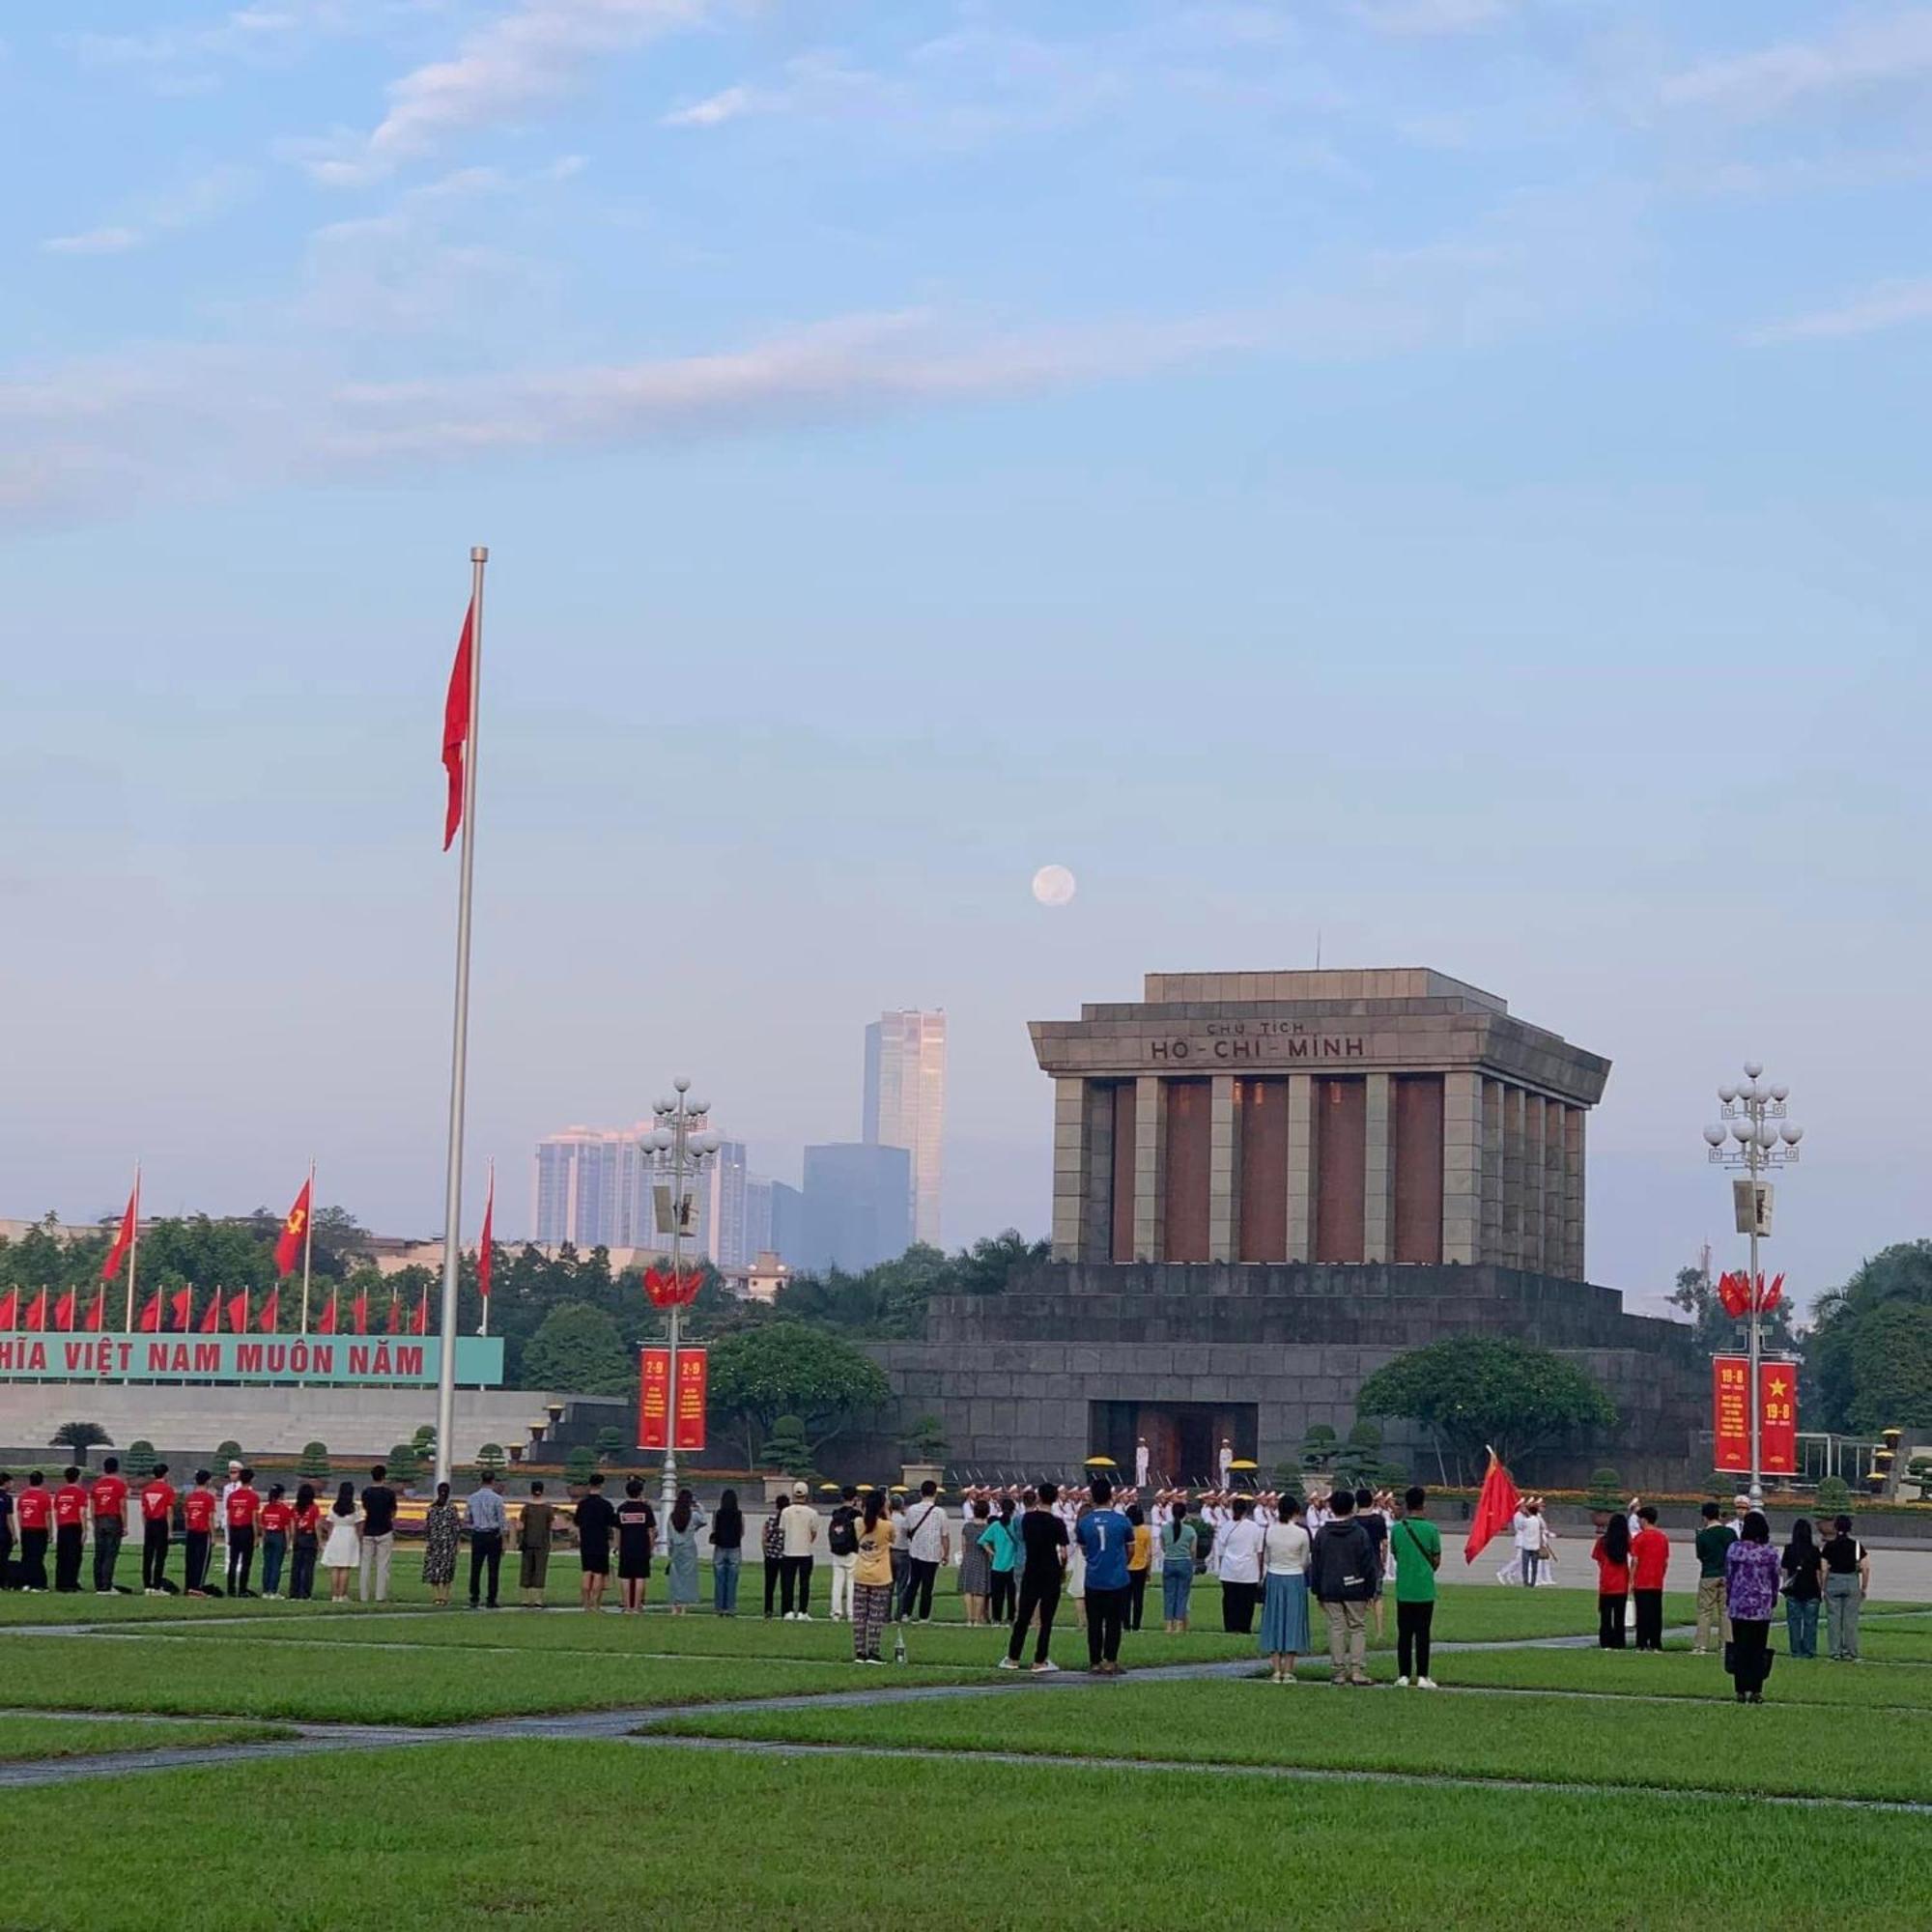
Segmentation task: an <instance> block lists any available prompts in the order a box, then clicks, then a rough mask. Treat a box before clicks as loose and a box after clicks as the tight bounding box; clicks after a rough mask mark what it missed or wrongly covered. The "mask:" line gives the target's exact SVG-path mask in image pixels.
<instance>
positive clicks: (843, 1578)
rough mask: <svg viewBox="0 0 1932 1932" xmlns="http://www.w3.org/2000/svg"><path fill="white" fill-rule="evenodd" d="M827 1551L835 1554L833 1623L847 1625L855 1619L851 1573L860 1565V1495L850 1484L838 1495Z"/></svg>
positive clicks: (827, 1528) (827, 1536)
mask: <svg viewBox="0 0 1932 1932" xmlns="http://www.w3.org/2000/svg"><path fill="white" fill-rule="evenodd" d="M825 1547H826V1548H827V1549H829V1550H830V1551H831V1552H832V1621H833V1622H834V1623H835V1624H838V1623H847V1622H849V1621H850V1620H851V1616H852V1573H853V1571H854V1570H855V1569H856V1568H857V1567H858V1563H859V1492H858V1491H857V1490H856V1489H855V1488H854V1487H853V1486H852V1485H851V1484H850V1483H847V1484H846V1485H845V1487H844V1488H843V1489H842V1490H840V1491H839V1492H838V1508H837V1509H835V1510H834V1511H833V1512H832V1520H831V1522H830V1523H829V1524H828V1525H827V1527H826V1532H825Z"/></svg>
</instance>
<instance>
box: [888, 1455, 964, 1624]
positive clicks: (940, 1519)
mask: <svg viewBox="0 0 1932 1932" xmlns="http://www.w3.org/2000/svg"><path fill="white" fill-rule="evenodd" d="M951 1549H952V1538H951V1537H950V1536H949V1535H948V1533H947V1528H946V1512H945V1511H944V1510H943V1509H941V1508H940V1506H939V1485H938V1484H937V1483H935V1482H933V1481H932V1480H931V1478H930V1477H928V1478H927V1479H926V1480H925V1481H924V1482H923V1483H922V1484H921V1485H920V1486H919V1500H918V1501H917V1502H912V1503H908V1504H907V1505H906V1552H907V1554H908V1556H909V1557H910V1558H911V1561H910V1563H909V1564H908V1565H907V1567H906V1582H905V1593H904V1595H902V1596H901V1597H900V1598H899V1622H900V1623H902V1624H904V1623H912V1622H914V1621H918V1622H920V1623H923V1624H929V1623H930V1622H931V1621H932V1584H933V1579H934V1578H935V1577H937V1576H938V1575H939V1566H940V1565H941V1564H942V1563H944V1562H945V1561H946V1558H947V1554H948V1552H949V1551H950V1550H951ZM915 1599H917V1600H918V1603H919V1616H918V1618H917V1619H915V1618H914V1616H913V1613H912V1612H913V1603H914V1600H915Z"/></svg>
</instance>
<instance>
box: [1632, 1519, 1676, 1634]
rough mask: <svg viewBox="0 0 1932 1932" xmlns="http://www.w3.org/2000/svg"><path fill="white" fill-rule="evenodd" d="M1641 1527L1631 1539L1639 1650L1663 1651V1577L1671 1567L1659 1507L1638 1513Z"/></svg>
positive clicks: (1667, 1542) (1668, 1542)
mask: <svg viewBox="0 0 1932 1932" xmlns="http://www.w3.org/2000/svg"><path fill="white" fill-rule="evenodd" d="M1636 1514H1637V1520H1638V1524H1639V1527H1638V1529H1637V1533H1636V1534H1635V1535H1634V1537H1632V1538H1631V1597H1632V1600H1633V1602H1634V1606H1635V1610H1636V1647H1637V1649H1638V1650H1662V1648H1663V1577H1664V1572H1665V1571H1667V1570H1668V1569H1669V1568H1670V1539H1669V1538H1668V1537H1667V1536H1665V1535H1664V1533H1663V1532H1662V1530H1661V1529H1659V1528H1658V1526H1657V1506H1656V1504H1654V1503H1645V1504H1644V1505H1643V1506H1642V1507H1641V1508H1640V1509H1639V1510H1638V1511H1637V1513H1636Z"/></svg>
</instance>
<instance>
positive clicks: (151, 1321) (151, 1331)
mask: <svg viewBox="0 0 1932 1932" xmlns="http://www.w3.org/2000/svg"><path fill="white" fill-rule="evenodd" d="M160 1326H161V1291H160V1290H159V1289H158V1288H157V1289H156V1290H155V1292H154V1293H152V1294H150V1295H149V1296H148V1298H147V1300H146V1301H144V1302H143V1303H142V1304H141V1312H140V1314H138V1315H137V1316H135V1318H134V1332H135V1334H137V1335H155V1334H158V1333H159V1332H160Z"/></svg>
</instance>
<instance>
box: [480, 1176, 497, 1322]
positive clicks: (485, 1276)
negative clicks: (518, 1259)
mask: <svg viewBox="0 0 1932 1932" xmlns="http://www.w3.org/2000/svg"><path fill="white" fill-rule="evenodd" d="M496 1214H497V1163H496V1162H495V1161H492V1162H491V1163H490V1192H489V1194H488V1195H487V1196H486V1197H485V1199H484V1202H483V1238H482V1239H481V1241H479V1242H478V1243H477V1247H476V1293H477V1294H478V1295H479V1296H480V1297H481V1298H482V1299H483V1300H485V1301H488V1300H489V1299H490V1247H491V1243H492V1242H493V1240H494V1239H495V1238H496V1237H495V1236H493V1235H492V1234H491V1232H490V1224H491V1223H492V1221H493V1220H495V1218H496Z"/></svg>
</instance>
